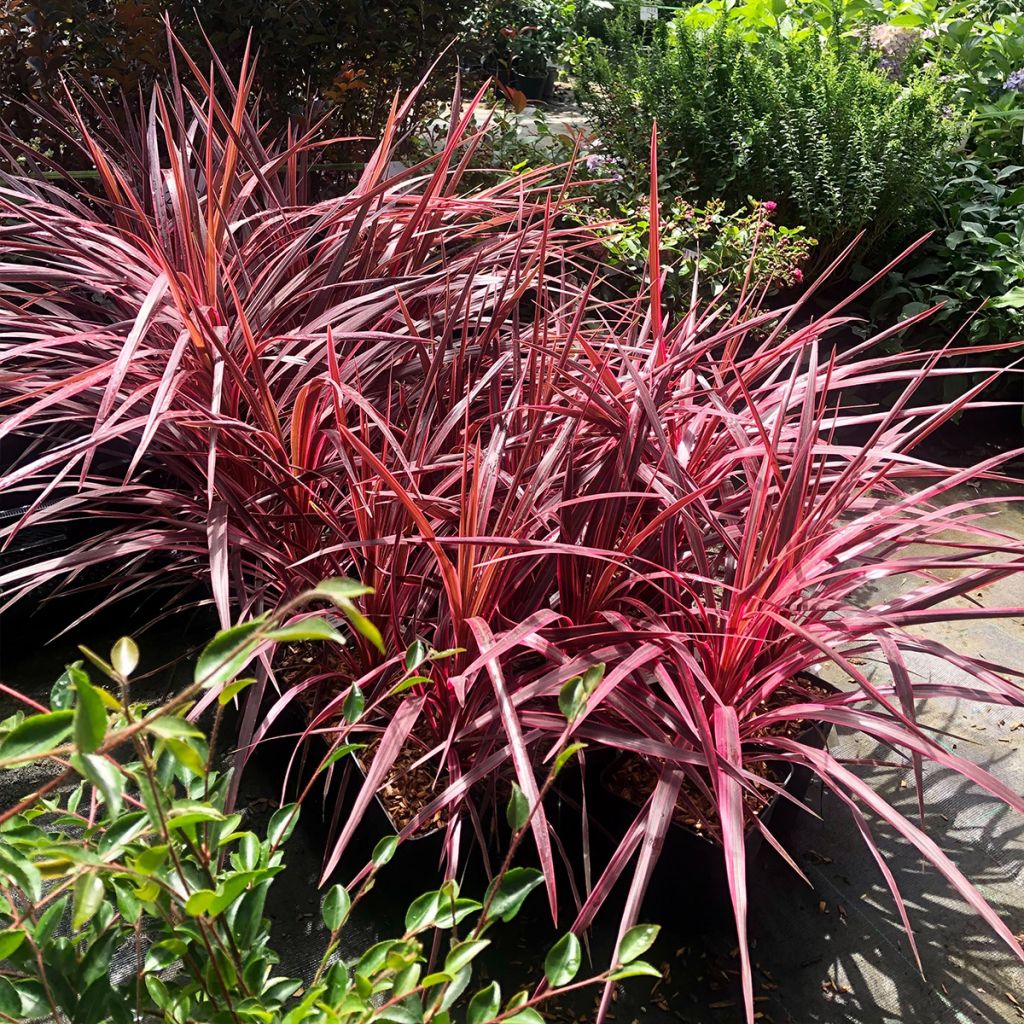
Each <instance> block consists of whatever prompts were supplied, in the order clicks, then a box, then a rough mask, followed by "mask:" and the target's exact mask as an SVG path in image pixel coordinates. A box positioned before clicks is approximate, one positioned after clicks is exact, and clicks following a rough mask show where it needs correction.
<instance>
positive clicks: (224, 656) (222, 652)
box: [194, 615, 267, 690]
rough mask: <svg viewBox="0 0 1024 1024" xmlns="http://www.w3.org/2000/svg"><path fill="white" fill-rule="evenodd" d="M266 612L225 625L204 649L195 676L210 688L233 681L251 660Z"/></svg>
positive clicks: (206, 687) (205, 686) (257, 644)
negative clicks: (237, 622) (235, 623)
mask: <svg viewBox="0 0 1024 1024" xmlns="http://www.w3.org/2000/svg"><path fill="white" fill-rule="evenodd" d="M266 618H267V617H266V616H265V615H261V616H259V617H258V618H255V619H251V620H250V621H248V622H242V623H239V625H237V626H231V627H230V628H228V629H222V630H221V631H220V632H219V633H218V634H217V635H216V636H215V637H214V638H213V639H212V640H211V641H210V642H209V643H208V644H207V645H206V647H205V648H204V649H203V653H202V654H200V655H199V659H198V660H197V661H196V668H195V675H194V680H195V682H196V683H201V684H202V686H203V687H204V688H205V689H207V690H209V689H213V688H215V687H218V686H223V685H224V684H225V683H229V682H231V680H232V679H234V678H235V676H237V675H238V674H239V672H241V671H242V669H244V668H245V666H246V665H248V664H249V662H250V661H251V660H252V656H253V655H254V654H255V653H256V650H257V648H258V647H259V645H260V639H259V637H258V636H256V634H257V633H258V632H259V630H260V629H261V628H262V627H263V624H264V622H265V621H266Z"/></svg>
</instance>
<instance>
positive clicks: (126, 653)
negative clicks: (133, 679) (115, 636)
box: [110, 636, 139, 679]
mask: <svg viewBox="0 0 1024 1024" xmlns="http://www.w3.org/2000/svg"><path fill="white" fill-rule="evenodd" d="M110 664H111V665H113V667H114V671H115V672H117V673H118V675H121V676H124V678H125V679H127V678H128V677H129V676H130V675H131V674H132V673H133V672H134V671H135V669H136V668H137V667H138V664H139V648H138V647H137V646H136V643H135V641H134V640H133V639H132V638H131V637H130V636H123V637H121V639H120V640H118V641H117V642H116V643H115V644H114V646H113V647H112V648H111V649H110Z"/></svg>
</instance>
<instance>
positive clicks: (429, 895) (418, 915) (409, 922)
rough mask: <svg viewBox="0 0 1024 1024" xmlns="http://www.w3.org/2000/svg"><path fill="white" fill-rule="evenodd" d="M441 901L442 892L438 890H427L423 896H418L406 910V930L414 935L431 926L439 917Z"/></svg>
mask: <svg viewBox="0 0 1024 1024" xmlns="http://www.w3.org/2000/svg"><path fill="white" fill-rule="evenodd" d="M440 903H441V894H440V893H439V892H437V891H436V890H435V891H434V892H425V893H424V894H423V895H422V896H417V897H416V899H414V900H413V901H412V903H410V904H409V909H408V910H407V911H406V912H405V930H406V932H407V933H408V934H410V935H414V934H415V933H416V932H419V931H422V930H423V929H424V928H429V927H430V926H431V925H432V924H433V923H434V921H435V920H436V919H437V911H438V907H439V906H440Z"/></svg>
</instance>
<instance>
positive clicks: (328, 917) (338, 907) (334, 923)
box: [320, 885, 352, 932]
mask: <svg viewBox="0 0 1024 1024" xmlns="http://www.w3.org/2000/svg"><path fill="white" fill-rule="evenodd" d="M351 906H352V898H351V897H350V896H349V894H348V890H347V889H346V888H345V887H344V886H343V885H332V886H331V888H330V889H328V890H327V895H326V896H325V897H324V905H323V907H322V908H321V910H320V913H321V915H322V916H323V920H324V925H325V926H326V927H327V928H328V930H329V931H332V932H336V931H338V929H339V928H341V926H342V925H343V924H344V923H345V918H347V917H348V911H349V907H351Z"/></svg>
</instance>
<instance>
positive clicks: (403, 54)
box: [0, 0, 478, 150]
mask: <svg viewBox="0 0 1024 1024" xmlns="http://www.w3.org/2000/svg"><path fill="white" fill-rule="evenodd" d="M477 6H478V2H477V0H377V2H375V3H372V4H367V3H364V2H362V0H298V2H291V3H287V4H281V3H275V2H271V0H231V2H228V0H209V2H204V3H202V4H195V3H192V2H190V0H110V2H104V3H97V2H96V0H54V2H51V3H47V4H40V3H33V2H30V0H13V2H11V3H5V4H3V5H2V7H0V118H2V123H3V124H4V125H5V126H10V128H11V129H13V131H14V132H15V133H16V134H17V135H18V136H19V137H20V138H22V139H24V140H29V141H31V140H33V139H39V138H41V140H42V142H43V143H44V144H45V145H47V146H48V147H50V148H53V149H55V150H63V148H64V147H63V141H62V139H61V137H60V134H59V133H58V132H53V131H50V130H49V128H48V125H47V124H46V123H45V121H43V120H41V119H40V118H39V117H38V116H37V115H36V114H35V113H33V112H32V111H29V110H27V109H26V108H25V107H24V105H23V104H24V103H25V101H35V102H42V103H43V104H44V105H46V104H48V103H50V102H53V101H55V100H57V101H59V100H60V99H61V98H62V91H61V90H62V85H61V81H62V78H64V77H70V78H73V79H74V80H75V81H78V82H89V83H90V96H89V100H90V102H99V103H103V102H105V101H107V102H110V103H112V104H113V106H114V107H115V108H117V107H118V106H119V104H120V97H119V93H120V90H122V89H125V90H128V91H129V93H130V92H131V91H132V90H134V89H136V88H137V87H140V86H141V87H143V88H146V87H148V86H149V85H150V84H151V83H152V82H153V81H154V79H156V78H158V77H159V76H160V75H162V74H163V73H164V71H165V70H166V68H167V37H166V28H165V26H164V23H163V20H162V19H163V16H164V13H165V12H166V14H167V15H168V16H169V17H170V20H171V23H172V24H173V26H174V29H175V32H176V33H177V35H178V37H179V38H180V39H181V41H182V43H183V44H184V45H185V47H186V49H188V50H189V52H190V53H192V54H193V55H195V56H196V57H197V58H198V59H199V62H200V64H204V63H205V60H204V56H205V54H207V53H208V50H207V44H206V39H207V38H208V39H209V42H210V44H211V45H212V46H213V48H214V49H215V50H216V52H217V54H218V57H219V58H221V59H223V60H224V61H225V63H226V64H227V66H228V70H229V73H230V74H231V75H232V76H235V75H236V73H237V70H238V67H239V66H240V63H241V60H242V58H243V55H244V53H245V49H246V45H247V42H248V41H249V39H250V33H251V45H252V50H253V51H254V52H257V53H258V55H259V57H258V64H257V75H258V84H259V90H260V92H261V96H262V103H263V110H264V112H265V113H267V114H269V115H271V117H272V118H273V122H274V124H275V125H276V128H277V130H283V129H284V118H285V116H286V115H296V114H299V113H301V112H302V111H303V110H304V109H306V106H307V103H310V102H311V103H312V104H313V106H315V107H316V108H317V109H316V115H317V116H322V115H326V116H327V117H328V119H329V124H330V126H331V130H334V131H336V132H337V133H338V134H373V135H377V134H378V133H379V127H380V125H381V123H382V122H383V120H384V119H385V118H386V117H387V115H388V111H389V109H390V106H391V101H392V98H393V97H394V95H395V93H396V91H399V92H402V93H406V92H408V91H409V90H411V89H412V88H413V87H414V86H415V85H416V84H417V83H418V82H419V81H420V79H421V78H422V77H423V76H424V75H425V74H426V73H427V71H428V69H429V68H430V66H431V64H432V63H433V62H434V60H435V59H436V58H437V57H438V55H439V54H440V53H441V51H442V50H444V48H445V47H447V46H448V45H449V44H450V43H451V42H452V41H453V40H454V39H455V38H456V36H457V35H458V34H459V31H460V28H461V24H462V21H463V19H464V18H465V16H466V14H467V12H469V11H470V10H472V9H474V8H475V7H477ZM471 56H472V55H471V53H470V52H469V48H468V44H466V43H465V42H463V43H461V44H460V45H459V47H458V48H457V51H456V50H451V51H449V52H448V54H447V63H446V65H445V67H446V68H448V69H452V68H454V67H455V64H456V60H457V59H461V60H462V61H466V60H468V59H470V58H471ZM452 88H453V82H452V76H451V75H448V74H436V75H434V76H433V77H432V78H431V79H430V80H429V82H428V83H427V85H426V88H425V90H424V91H423V92H422V94H421V99H422V101H429V100H430V99H432V98H436V97H445V98H447V97H450V96H451V92H452ZM82 106H83V107H84V109H85V113H86V116H87V117H88V108H89V106H90V103H83V104H82Z"/></svg>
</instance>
